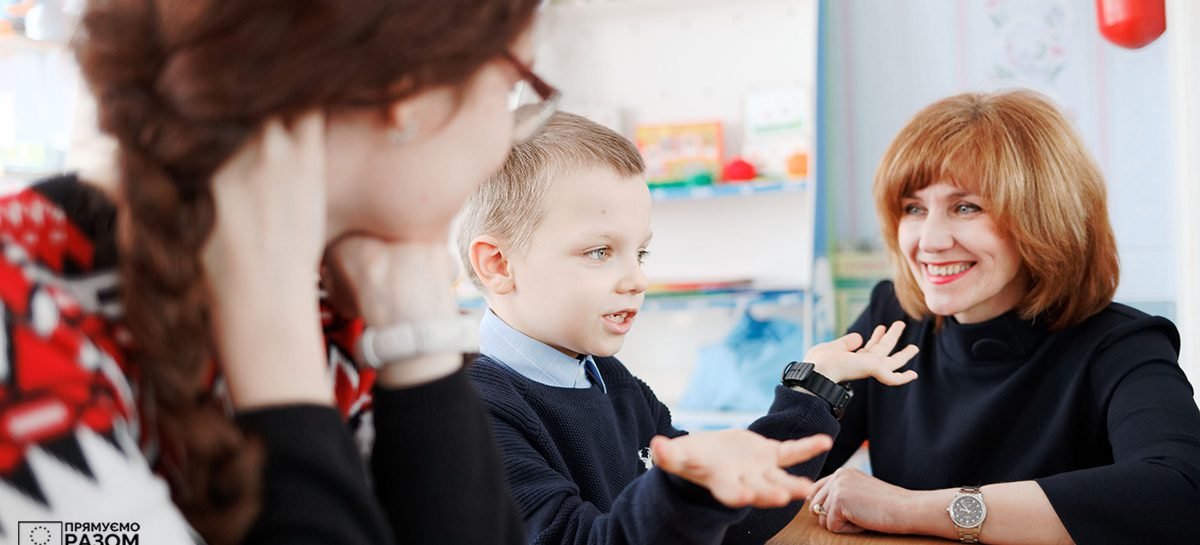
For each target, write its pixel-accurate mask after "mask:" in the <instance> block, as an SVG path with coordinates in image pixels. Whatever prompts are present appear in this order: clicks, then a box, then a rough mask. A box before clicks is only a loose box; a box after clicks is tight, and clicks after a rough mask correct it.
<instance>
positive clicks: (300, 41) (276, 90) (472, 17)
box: [0, 0, 539, 545]
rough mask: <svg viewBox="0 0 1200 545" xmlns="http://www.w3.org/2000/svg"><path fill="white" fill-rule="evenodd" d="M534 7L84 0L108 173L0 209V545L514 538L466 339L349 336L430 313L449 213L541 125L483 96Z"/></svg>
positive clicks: (442, 282)
mask: <svg viewBox="0 0 1200 545" xmlns="http://www.w3.org/2000/svg"><path fill="white" fill-rule="evenodd" d="M538 3H539V1H538V0H439V1H438V2H428V1H425V0H356V1H353V2H347V1H344V0H321V1H318V0H314V1H308V2H296V1H293V0H256V1H253V2H243V1H236V2H228V1H219V0H91V1H90V2H89V3H88V6H87V8H86V10H85V12H84V13H83V15H82V19H81V23H80V27H79V28H78V29H77V36H76V40H75V49H76V55H77V58H78V62H79V65H80V68H81V70H82V72H83V74H84V77H85V78H86V80H87V83H88V84H89V86H90V89H91V91H92V93H93V94H94V96H95V98H96V102H97V113H98V122H99V126H100V129H101V130H102V131H103V132H105V133H107V134H108V135H110V136H112V137H113V138H114V139H115V140H116V142H117V144H118V153H117V157H116V165H115V169H114V172H113V173H112V175H111V176H104V175H98V176H97V175H90V174H87V173H85V174H81V175H78V176H76V175H66V176H62V177H58V178H55V179H51V180H46V181H43V182H41V183H38V184H35V185H33V186H32V187H30V188H28V189H26V190H24V191H22V192H20V193H18V194H15V195H11V196H7V197H5V198H4V199H3V200H2V201H0V209H2V210H4V211H5V214H4V219H3V220H0V241H2V242H0V303H2V305H0V312H2V314H3V317H4V320H3V324H4V329H3V331H2V334H3V335H2V342H0V344H2V345H3V346H4V351H3V352H2V354H3V358H2V361H0V542H3V543H18V542H21V543H26V542H30V543H32V542H34V541H28V540H29V539H30V538H31V537H33V538H39V537H42V536H43V535H49V534H48V532H50V531H51V530H52V529H47V528H44V527H43V528H37V527H33V526H30V525H28V524H21V521H47V520H56V521H64V522H70V521H78V522H112V523H117V524H128V526H126V527H127V528H130V527H132V525H133V524H136V525H137V528H138V529H137V532H136V535H138V537H139V541H140V542H141V543H153V544H168V543H169V544H175V543H198V542H201V540H203V541H204V542H207V543H211V544H226V543H255V544H264V543H288V544H300V543H328V544H333V543H345V544H350V543H354V544H372V545H375V544H381V543H392V542H399V543H477V544H485V543H486V544H493V543H515V542H519V541H520V539H521V535H520V526H519V525H520V520H519V519H518V518H517V517H516V516H515V515H514V512H513V508H512V506H511V500H510V499H509V497H508V492H507V490H506V489H505V487H504V484H503V475H502V474H501V473H500V471H499V468H500V465H499V463H498V461H497V457H496V454H495V451H494V447H493V446H492V440H491V436H490V431H489V429H488V427H487V423H486V416H485V414H484V412H483V410H482V409H481V407H480V404H479V401H478V400H477V398H476V397H475V396H474V394H473V392H472V390H471V386H470V385H469V382H468V381H467V379H466V378H465V377H464V376H463V374H462V373H461V371H460V362H461V355H459V354H457V353H454V352H452V351H449V350H443V351H440V352H435V353H434V352H431V353H415V354H410V355H409V357H405V358H402V359H397V360H396V361H387V362H384V363H386V364H387V365H383V366H381V367H380V368H379V371H378V373H375V372H374V371H372V370H371V369H369V368H364V369H363V370H360V369H359V368H358V366H357V365H356V364H355V363H354V361H355V360H354V353H355V351H356V350H355V346H354V344H355V342H356V337H357V331H356V328H359V327H361V325H362V324H364V323H365V326H366V327H367V328H372V327H381V326H388V325H393V324H399V323H406V322H407V323H421V322H433V321H436V320H439V319H442V318H444V317H447V316H453V315H454V314H455V312H456V307H455V304H454V299H453V297H452V294H451V292H450V289H449V281H448V279H449V278H450V274H451V273H450V269H448V266H449V265H448V263H449V262H450V258H449V257H447V251H446V249H445V248H446V246H445V242H444V241H445V236H446V235H445V230H446V226H447V225H448V224H449V221H450V219H451V218H452V216H453V214H454V213H455V212H456V211H457V209H458V207H459V205H460V204H461V201H462V200H463V199H464V198H465V196H466V195H468V194H470V192H471V191H472V190H473V189H474V187H475V185H476V182H478V181H480V180H482V179H483V178H484V177H485V176H486V175H487V174H488V173H489V172H490V171H491V170H493V169H494V168H495V167H496V166H497V165H498V164H499V163H500V162H501V161H502V160H503V159H504V156H505V154H506V153H507V151H508V148H509V146H510V145H511V143H512V141H513V140H514V137H519V136H521V134H519V133H518V134H514V132H515V131H514V126H515V127H516V129H517V130H518V131H521V130H524V131H528V130H529V129H530V126H531V125H533V126H534V127H533V128H536V121H537V120H536V119H532V118H531V117H530V116H529V115H523V116H518V119H517V122H515V121H514V113H513V112H512V111H511V110H510V108H509V106H508V103H507V100H506V99H507V96H508V93H509V91H510V90H511V89H512V87H513V86H514V84H516V83H518V82H520V81H522V80H523V79H525V78H526V77H528V76H527V74H528V69H527V68H526V67H527V66H528V65H529V64H530V63H531V62H532V58H531V52H532V44H531V43H530V40H529V36H528V29H529V27H530V23H531V21H532V19H533V15H534V12H535V9H536V7H537V5H538ZM529 111H530V110H525V112H529ZM520 113H521V112H518V114H520ZM533 113H534V114H535V116H534V117H536V113H537V111H536V109H535V110H534V112H533ZM81 178H86V179H81ZM335 241H336V242H337V244H331V243H332V242H335ZM322 261H324V264H325V265H326V267H325V269H326V270H328V271H332V272H334V273H335V276H336V280H338V282H337V284H338V286H339V289H338V292H339V293H346V294H349V295H351V297H347V298H346V303H345V304H342V305H341V306H340V307H339V308H342V307H344V308H348V309H350V310H352V311H353V313H354V314H355V315H356V319H354V320H350V319H347V318H343V317H342V316H348V314H345V313H342V314H339V313H336V312H332V310H331V309H332V307H330V306H325V307H322V306H320V305H319V304H318V301H319V293H318V290H319V284H318V271H319V270H320V268H321V267H320V266H319V264H321V263H322ZM357 318H361V319H357ZM322 327H324V335H323V334H322ZM368 409H370V410H372V411H373V421H374V428H375V435H376V437H378V441H376V442H375V443H374V446H373V460H374V462H375V463H374V466H373V468H372V471H371V472H370V473H371V478H372V479H373V480H374V485H373V487H374V491H373V490H372V486H371V485H369V484H368V483H369V481H368V478H367V477H366V471H364V467H363V461H362V457H361V456H360V452H359V449H358V448H357V447H356V446H355V442H354V437H353V435H352V433H353V432H352V430H351V427H350V426H347V425H346V423H347V422H349V423H351V424H352V425H356V424H358V423H360V422H362V421H363V416H364V415H365V414H366V411H367V410H368ZM446 489H452V490H454V491H455V493H454V494H446V493H444V490H446ZM468 516H469V518H465V517H468ZM69 530H70V528H69V527H66V528H65V531H69ZM38 532H41V533H40V534H39V533H38ZM27 533H28V534H30V535H26V534H27ZM195 534H199V536H197V535H195ZM130 535H134V533H131V534H130ZM89 537H92V536H91V533H90V532H89ZM68 542H69V540H68Z"/></svg>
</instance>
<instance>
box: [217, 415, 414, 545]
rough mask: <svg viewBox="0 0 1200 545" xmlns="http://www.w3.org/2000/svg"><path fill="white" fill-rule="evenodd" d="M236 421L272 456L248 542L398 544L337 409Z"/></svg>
mask: <svg viewBox="0 0 1200 545" xmlns="http://www.w3.org/2000/svg"><path fill="white" fill-rule="evenodd" d="M238 422H239V423H240V424H241V425H242V427H243V428H244V429H246V430H247V431H249V432H250V433H251V434H253V435H254V436H255V437H257V438H258V439H259V440H260V441H261V442H262V444H263V446H264V451H265V454H266V460H265V463H264V467H263V490H262V495H263V507H262V511H261V513H260V514H259V517H258V519H257V520H256V521H255V523H254V525H253V527H252V528H251V529H250V533H249V534H247V536H246V537H245V539H244V540H243V543H256V544H258V543H263V544H267V543H279V544H285V543H286V544H314V545H316V544H322V543H328V544H334V543H339V544H346V545H350V544H361V545H369V544H370V545H374V544H386V543H393V540H392V536H391V530H390V529H389V528H388V526H387V523H386V522H385V521H384V517H383V513H382V512H381V511H380V510H379V506H378V505H377V504H376V503H375V501H374V497H373V495H372V494H371V490H370V488H369V487H368V486H367V479H366V468H365V467H364V466H363V462H362V456H361V455H360V454H359V453H358V449H357V448H356V447H355V446H354V441H353V439H352V438H351V437H350V432H349V430H348V429H347V428H346V425H345V424H344V423H343V422H342V418H341V415H339V414H338V412H337V410H336V409H334V408H333V407H325V406H317V405H295V406H287V407H272V408H266V409H258V410H254V411H248V412H246V413H243V414H240V415H239V416H238ZM314 438H320V439H319V440H314Z"/></svg>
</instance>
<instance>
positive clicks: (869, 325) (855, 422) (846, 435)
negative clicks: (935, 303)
mask: <svg viewBox="0 0 1200 545" xmlns="http://www.w3.org/2000/svg"><path fill="white" fill-rule="evenodd" d="M903 316H904V311H903V309H901V308H900V302H899V301H898V300H897V299H896V290H895V286H894V285H893V284H892V282H891V281H890V280H889V281H883V282H880V283H878V284H876V285H875V288H874V289H873V290H872V291H871V300H870V303H868V304H867V308H866V309H864V310H863V312H862V314H859V315H858V319H857V320H855V321H854V323H853V324H851V325H850V329H849V330H847V331H846V333H858V334H859V335H862V338H863V340H864V341H865V340H866V339H869V338H871V332H872V331H873V330H874V329H875V327H876V326H879V325H888V324H890V323H891V322H893V321H895V320H898V319H901V318H902V317H903ZM918 357H920V356H918ZM868 381H871V382H874V379H862V380H855V381H851V382H850V387H851V388H853V389H854V399H853V400H851V401H850V406H849V407H846V412H845V413H844V414H842V419H841V421H840V423H841V426H842V427H841V431H840V432H839V433H838V436H837V437H836V438H834V441H833V448H832V449H830V450H829V456H826V457H825V467H824V468H822V469H821V472H820V475H819V477H824V476H826V475H829V474H830V473H833V472H834V471H835V470H837V468H839V467H842V464H844V463H846V460H848V459H850V457H851V456H853V455H854V453H855V452H856V451H857V450H858V448H859V447H861V446H862V444H863V441H865V440H866V439H867V397H868V396H867V389H868V387H869V386H868Z"/></svg>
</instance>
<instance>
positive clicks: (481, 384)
mask: <svg viewBox="0 0 1200 545" xmlns="http://www.w3.org/2000/svg"><path fill="white" fill-rule="evenodd" d="M644 171H645V166H644V164H643V162H642V159H641V156H640V155H639V154H638V151H637V149H636V148H634V147H633V145H632V144H631V143H630V142H629V141H628V140H626V139H624V138H622V137H621V136H620V135H618V134H616V133H614V132H613V131H611V130H609V129H607V128H605V127H603V126H600V125H598V124H596V123H593V122H591V121H588V120H587V119H585V118H582V117H580V116H577V115H572V114H567V113H558V114H555V116H554V117H553V118H552V119H551V120H550V122H549V123H548V124H547V126H546V128H545V129H544V131H543V132H542V133H541V134H539V135H538V136H535V137H534V138H532V139H530V140H529V141H526V142H523V143H520V144H518V145H517V146H515V147H514V148H513V150H512V152H511V153H510V155H509V158H508V160H507V162H506V163H505V165H504V166H503V167H502V169H501V170H500V171H499V172H498V173H497V174H495V175H494V176H493V177H492V178H491V179H490V180H489V181H487V182H485V183H484V185H483V186H482V187H481V188H480V189H479V190H478V192H477V193H476V194H475V195H474V196H473V197H472V199H471V200H470V201H469V202H468V204H467V207H466V209H465V210H464V212H463V215H462V220H461V222H460V225H459V237H458V243H459V250H460V253H461V258H462V259H463V262H464V264H465V265H466V269H467V270H468V274H469V275H470V277H471V279H472V281H473V282H475V284H476V285H477V286H478V287H479V288H480V290H481V291H482V292H483V294H484V297H485V299H486V300H487V304H488V309H489V310H488V311H487V312H486V313H485V317H484V319H483V321H482V323H481V325H480V352H481V354H482V356H481V357H480V358H478V359H477V360H476V361H475V363H474V364H473V365H472V366H471V368H470V369H469V373H470V375H471V378H472V380H473V381H474V382H475V385H476V387H477V389H478V390H479V392H480V394H481V396H482V397H483V399H484V401H485V402H486V403H487V405H488V407H489V409H490V411H491V415H492V421H493V426H494V429H495V433H496V438H497V442H498V444H499V446H500V448H501V452H502V457H503V459H504V465H505V471H506V477H507V480H508V484H509V486H510V488H511V489H512V491H513V495H514V497H515V499H516V502H517V505H518V508H519V509H520V511H521V513H522V516H523V517H524V519H525V522H526V524H527V529H528V532H529V537H530V540H531V542H535V543H547V544H551V543H564V544H566V543H572V544H581V543H596V544H601V543H603V544H614V545H619V544H624V543H630V544H657V543H676V542H681V543H716V542H722V539H724V542H725V543H763V542H765V541H766V540H767V539H769V538H770V537H771V536H772V535H774V534H775V533H777V532H778V531H779V530H780V529H781V528H782V527H783V526H784V525H785V524H786V523H787V522H788V521H789V520H791V518H792V517H793V516H794V515H795V513H796V511H797V510H798V509H799V507H800V502H799V501H790V500H792V499H794V498H800V497H803V495H804V493H805V489H806V484H807V481H806V480H805V481H801V480H800V479H797V478H796V476H806V477H812V476H815V475H816V474H817V472H818V471H819V470H820V467H821V463H822V460H823V456H817V457H813V456H814V455H815V454H817V452H819V451H822V450H823V449H824V447H825V445H826V444H827V443H826V441H827V439H826V438H823V437H817V438H811V439H808V440H806V441H804V442H787V443H776V442H775V441H772V440H768V439H764V438H763V437H762V436H766V437H769V438H773V439H780V440H786V439H793V438H798V437H809V436H812V435H814V434H825V435H833V434H835V433H836V432H837V430H838V424H837V421H836V420H835V419H834V417H833V415H832V414H831V411H830V406H829V404H828V403H827V402H826V401H825V400H823V399H820V398H818V397H816V396H813V395H811V394H808V393H805V392H801V391H793V390H792V389H788V388H784V387H779V388H777V391H776V400H775V403H774V405H773V406H772V408H771V412H770V413H769V414H768V415H767V416H765V417H763V418H761V419H759V420H758V421H756V422H755V423H754V424H753V425H752V426H751V430H753V431H754V432H757V434H756V433H752V432H749V431H746V430H731V431H726V432H709V433H702V434H694V435H691V436H688V437H683V438H681V439H674V440H671V441H666V440H665V439H663V438H658V439H655V438H656V437H657V436H666V437H670V438H676V437H680V436H682V435H683V434H684V432H682V431H680V430H677V429H675V428H674V427H672V425H671V416H670V412H669V411H668V410H667V408H666V406H664V405H663V404H662V403H660V402H659V401H658V399H657V398H656V397H655V396H654V393H653V392H652V391H651V390H650V388H649V387H648V386H647V385H646V384H645V383H643V382H642V381H640V380H638V379H637V378H636V377H634V376H633V375H632V374H630V373H629V371H628V370H626V369H625V367H624V366H623V365H622V364H621V363H620V362H619V361H618V360H617V359H615V358H613V357H612V356H613V354H615V353H616V352H617V351H618V350H620V348H621V346H622V344H623V343H624V339H625V335H626V333H628V332H629V330H630V328H632V327H633V324H634V323H635V321H636V319H637V314H638V311H639V309H640V308H641V304H642V300H643V297H644V294H645V291H646V288H647V284H648V283H647V280H646V276H645V274H644V273H643V272H642V260H643V259H644V258H645V256H646V254H647V247H648V246H649V244H650V239H651V230H650V212H651V206H650V202H651V201H650V193H649V190H648V189H647V187H646V183H645V178H644ZM898 335H899V331H888V332H887V334H886V335H884V333H883V332H882V331H877V334H876V336H875V337H873V339H872V341H875V342H874V345H873V346H871V347H869V350H870V351H864V352H859V353H853V352H851V350H853V349H856V348H858V345H860V344H861V343H862V340H861V338H860V337H858V336H857V335H855V336H853V337H852V338H843V339H839V340H838V341H834V343H830V344H827V345H819V346H817V347H815V348H814V349H813V350H812V351H810V352H809V354H808V355H807V356H806V359H805V361H809V362H814V363H817V366H818V369H819V370H820V372H821V373H823V374H825V375H826V376H828V377H830V379H832V380H835V381H836V382H842V381H845V380H849V379H851V378H860V377H863V376H867V375H868V374H877V375H879V376H888V377H892V378H893V380H905V379H902V378H898V377H893V376H892V375H893V373H892V370H893V369H896V368H898V367H900V366H902V365H903V364H904V362H905V361H907V360H908V359H909V358H910V357H911V355H912V354H913V353H915V349H906V350H905V351H901V352H900V353H898V354H897V355H896V356H892V357H888V356H887V353H888V352H890V349H891V348H892V346H894V344H895V337H897V336H898ZM889 342H890V344H889ZM814 360H816V361H814ZM821 362H825V363H821ZM785 363H787V362H780V368H781V370H782V368H783V364H785ZM904 377H907V380H911V377H908V375H904ZM758 434H761V436H760V435H758ZM652 440H653V441H652ZM652 453H653V454H652ZM804 460H807V461H804ZM685 461H686V463H684V462H685ZM802 461H803V463H799V462H802ZM654 462H657V467H656V466H655V463H654ZM781 466H783V467H788V466H790V467H789V469H788V472H790V473H791V475H789V474H788V473H785V472H784V471H783V470H782V469H780V467H781ZM698 485H699V486H698ZM789 501H790V502H789ZM747 505H752V506H756V507H779V508H775V509H763V510H755V511H750V510H748V509H739V507H743V506H747ZM722 536H724V537H722Z"/></svg>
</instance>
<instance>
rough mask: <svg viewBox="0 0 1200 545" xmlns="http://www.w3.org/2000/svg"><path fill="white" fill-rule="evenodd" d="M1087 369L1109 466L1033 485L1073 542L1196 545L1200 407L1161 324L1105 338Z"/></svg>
mask: <svg viewBox="0 0 1200 545" xmlns="http://www.w3.org/2000/svg"><path fill="white" fill-rule="evenodd" d="M1110 337H1111V338H1112V339H1113V342H1112V343H1111V344H1109V345H1108V346H1107V347H1104V348H1103V349H1102V351H1101V352H1100V353H1099V354H1098V357H1097V358H1096V359H1095V360H1094V361H1093V362H1092V364H1091V365H1090V367H1089V373H1090V376H1089V377H1088V378H1089V383H1090V386H1091V389H1092V391H1093V393H1094V398H1095V400H1096V404H1097V405H1096V407H1095V408H1094V410H1096V411H1098V412H1099V413H1100V414H1103V415H1105V419H1106V421H1107V430H1108V437H1109V443H1110V444H1111V446H1112V456H1113V463H1112V464H1111V465H1105V466H1100V467H1094V468H1090V469H1083V470H1078V471H1070V472H1067V473H1061V474H1058V475H1053V476H1049V477H1045V478H1041V479H1037V483H1038V484H1039V485H1041V487H1042V490H1044V491H1045V492H1046V496H1047V497H1048V498H1049V499H1050V503H1051V505H1053V506H1054V510H1055V512H1056V513H1057V514H1058V517H1059V519H1060V520H1062V522H1063V525H1064V526H1065V527H1066V528H1067V531H1068V532H1070V534H1071V537H1072V538H1073V539H1074V540H1075V542H1077V543H1088V544H1092V543H1102V544H1108V543H1111V544H1118V543H1194V542H1195V541H1196V539H1197V536H1200V410H1197V408H1196V402H1195V398H1194V397H1193V395H1194V393H1193V390H1192V386H1191V384H1189V383H1188V380H1187V377H1186V376H1185V375H1184V374H1183V370H1182V369H1180V367H1179V364H1178V363H1177V352H1176V349H1175V347H1176V346H1178V333H1176V331H1175V328H1174V326H1173V325H1171V324H1170V322H1168V321H1167V320H1165V319H1162V318H1146V319H1143V320H1139V321H1138V322H1135V323H1133V324H1130V325H1129V327H1126V328H1124V330H1123V331H1118V332H1115V333H1114V335H1111V336H1110Z"/></svg>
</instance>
